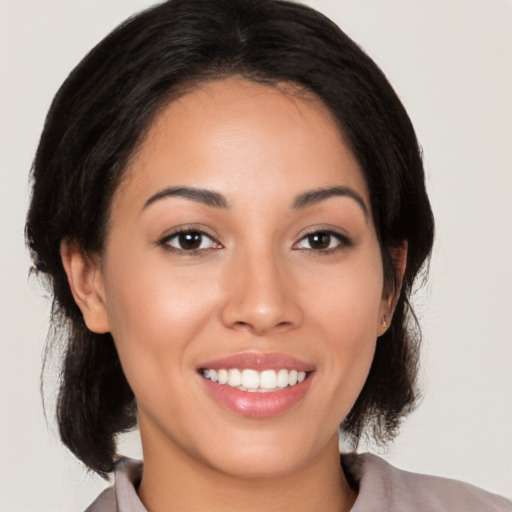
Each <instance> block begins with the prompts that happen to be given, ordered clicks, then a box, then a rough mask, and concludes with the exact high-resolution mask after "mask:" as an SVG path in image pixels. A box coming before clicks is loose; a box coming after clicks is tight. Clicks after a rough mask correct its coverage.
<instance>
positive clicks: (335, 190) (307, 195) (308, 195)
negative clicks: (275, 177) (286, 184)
mask: <svg viewBox="0 0 512 512" xmlns="http://www.w3.org/2000/svg"><path fill="white" fill-rule="evenodd" d="M337 196H338V197H339V196H341V197H349V198H351V199H353V200H354V201H355V202H356V203H357V204H358V205H359V206H360V207H361V209H362V210H363V213H364V215H365V217H369V215H370V213H369V211H368V208H367V206H366V203H365V202H364V200H363V198H362V197H361V196H360V195H359V194H358V193H357V192H356V191H355V190H353V189H351V188H349V187H339V186H337V187H328V188H318V189H315V190H308V191H307V192H303V193H302V194H299V195H298V196H297V197H296V198H295V200H294V201H293V206H292V208H293V209H294V210H300V209H302V208H306V207H308V206H311V205H314V204H317V203H320V202H321V201H325V200H326V199H329V198H330V197H337Z"/></svg>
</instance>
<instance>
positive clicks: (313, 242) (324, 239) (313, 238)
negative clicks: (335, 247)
mask: <svg viewBox="0 0 512 512" xmlns="http://www.w3.org/2000/svg"><path fill="white" fill-rule="evenodd" d="M306 238H307V239H308V243H309V246H310V247H311V249H320V250H321V249H328V248H329V246H330V244H331V238H332V236H331V235H330V234H328V233H313V234H312V235H308V236H307V237H306Z"/></svg>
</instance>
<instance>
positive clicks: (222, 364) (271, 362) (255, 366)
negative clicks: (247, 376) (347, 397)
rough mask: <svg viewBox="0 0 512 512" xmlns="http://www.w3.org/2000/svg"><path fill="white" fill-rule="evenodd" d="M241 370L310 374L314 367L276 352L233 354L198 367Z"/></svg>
mask: <svg viewBox="0 0 512 512" xmlns="http://www.w3.org/2000/svg"><path fill="white" fill-rule="evenodd" d="M230 368H239V369H240V368H241V369H250V370H257V371H262V370H281V369H283V368H284V369H286V370H297V371H302V372H312V371H314V370H315V366H314V365H313V364H311V363H307V362H305V361H302V360H300V359H297V358H296V357H293V356H290V355H288V354H282V353H278V352H273V353H267V354H263V353H257V352H242V353H240V354H233V355H230V356H227V357H222V358H220V359H215V360H212V361H207V362H205V363H203V364H201V365H200V366H199V369H211V370H220V369H226V370H228V369H230Z"/></svg>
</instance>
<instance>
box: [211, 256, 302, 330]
mask: <svg viewBox="0 0 512 512" xmlns="http://www.w3.org/2000/svg"><path fill="white" fill-rule="evenodd" d="M286 267H287V264H286V262H279V260H278V258H276V257H275V256H273V255H272V254H267V255H264V254H262V253H261V252H258V254H252V255H247V254H244V255H240V256H239V257H238V258H237V259H236V260H235V261H234V260H231V262H230V265H229V269H228V270H227V275H226V279H225V283H226V285H225V286H226V288H225V292H226V293H225V300H224V303H223V307H222V311H221V317H222V322H223V324H224V325H225V326H227V327H230V328H236V329H245V330H248V331H250V332H252V333H253V334H256V335H259V336H262V335H265V334H267V333H269V332H271V331H275V330H278V331H283V330H288V329H294V328H296V327H298V326H299V325H300V323H301V322H302V318H303V312H302V309H301V307H300V305H299V303H298V300H297V299H298V297H297V296H296V293H295V290H296V287H297V286H296V285H297V283H296V282H295V279H294V278H293V275H292V274H293V273H292V272H291V270H290V269H289V268H286Z"/></svg>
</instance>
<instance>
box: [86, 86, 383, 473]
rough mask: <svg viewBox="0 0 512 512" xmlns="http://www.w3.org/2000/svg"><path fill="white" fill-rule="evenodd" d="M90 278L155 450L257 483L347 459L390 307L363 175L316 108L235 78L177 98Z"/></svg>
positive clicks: (100, 321) (123, 193) (286, 92)
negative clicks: (354, 412) (329, 457)
mask: <svg viewBox="0 0 512 512" xmlns="http://www.w3.org/2000/svg"><path fill="white" fill-rule="evenodd" d="M94 275H95V277H94V280H93V285H92V286H93V288H94V289H95V290H96V291H97V295H98V297H99V298H98V301H97V304H96V307H94V308H90V309H89V310H87V308H82V309H83V310H85V311H84V316H85V319H86V322H87V323H88V325H89V326H90V327H91V328H92V329H93V330H96V331H99V332H101V331H106V330H109V331H111V332H112V335H113V337H114V340H115V344H116V347H117V350H118V352H119V356H120V359H121V362H122V365H123V368H124V371H125V373H126V376H127V379H128V381H129V383H130V385H131V387H132V389H133V391H134V393H135V396H136V398H137V404H138V411H139V423H140V430H141V435H142V440H143V447H144V450H145V452H146V453H145V456H147V454H151V453H153V454H155V453H160V454H164V453H166V454H169V456H172V457H174V458H175V459H176V458H180V457H181V458H189V459H191V460H194V461H195V462H197V463H199V464H202V465H206V466H208V467H210V468H214V469H217V470H219V471H222V472H224V473H229V474H238V475H252V476H258V475H269V474H275V475H277V474H284V473H286V472H290V471H293V470H294V469H296V468H299V467H301V466H302V465H304V464H307V463H308V462H311V461H312V460H314V459H315V458H319V457H323V456H324V454H325V453H326V451H332V450H337V429H338V425H339V423H340V422H341V421H342V420H343V418H344V417H345V415H346V414H347V413H348V411H349V410H350V408H351V406H352V405H353V403H354V402H355V400H356V398H357V396H358V394H359V392H360V390H361V388H362V386H363V384H364V382H365V379H366V377H367V375H368V371H369V368H370V364H371V361H372V357H373V354H374V350H375V345H376V342H377V341H376V340H377V337H378V335H379V334H381V333H382V329H383V327H382V325H381V322H380V319H381V317H382V315H383V314H386V313H388V310H389V302H390V301H389V300H388V298H387V297H385V296H383V270H382V263H381V253H380V249H379V244H378V241H377V237H376V234H375V230H374V226H373V222H372V218H371V209H370V204H369V197H368V190H367V187H366V183H365V180H364V179H363V177H362V174H361V171H360V169H359V167H358V163H357V162H356V160H355V159H354V157H353V155H352V153H351V152H350V150H349V149H348V147H347V145H346V144H345V143H344V140H343V137H342V136H341V135H340V133H339V131H338V129H337V128H336V126H335V124H334V122H333V120H332V119H331V117H330V115H329V113H328V112H327V110H326V108H325V107H324V106H323V105H322V104H321V103H320V102H319V101H318V100H316V99H314V98H312V97H309V98H306V97H305V95H304V93H302V94H301V95H298V94H296V93H294V92H293V91H292V90H291V88H290V87H288V89H286V88H285V87H282V88H281V89H277V88H272V87H268V86H265V85H260V84H255V83H251V82H248V81H243V80H236V79H229V80H221V81H216V82H213V83H210V84H207V85H204V86H202V87H201V88H199V89H197V90H195V91H193V92H190V93H188V94H187V95H185V96H184V97H182V98H181V99H179V100H176V101H174V102H172V103H171V104H170V105H169V106H168V107H167V108H166V109H165V110H163V111H162V112H161V113H160V114H159V117H157V119H156V120H155V122H154V123H153V125H152V126H151V128H150V130H149V132H148V133H147V135H146V138H145V140H144V142H143V144H142V146H141V148H140V150H139V151H138V152H137V154H136V155H135V157H134V158H133V160H132V162H131V163H130V166H129V169H128V170H127V173H126V178H125V180H124V182H123V183H122V184H121V186H120V187H119V190H118V191H117V193H116V195H115V197H114V201H113V205H112V211H111V218H110V222H109V226H108V236H107V240H106V245H105V248H104V251H103V253H102V255H101V261H100V262H99V263H98V264H97V268H96V271H95V274H94Z"/></svg>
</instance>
